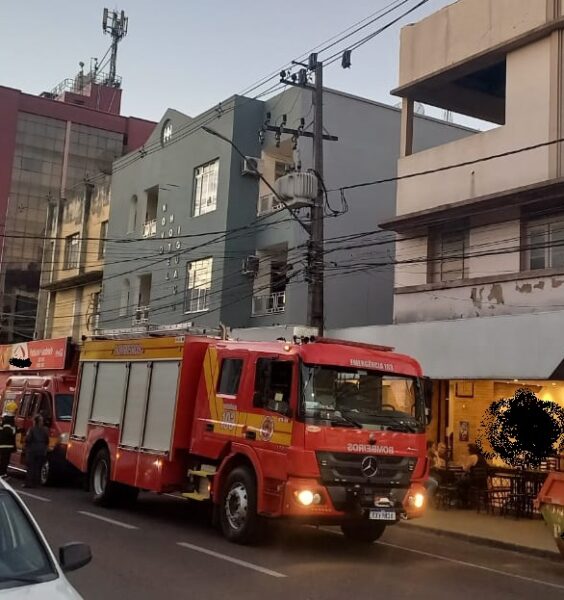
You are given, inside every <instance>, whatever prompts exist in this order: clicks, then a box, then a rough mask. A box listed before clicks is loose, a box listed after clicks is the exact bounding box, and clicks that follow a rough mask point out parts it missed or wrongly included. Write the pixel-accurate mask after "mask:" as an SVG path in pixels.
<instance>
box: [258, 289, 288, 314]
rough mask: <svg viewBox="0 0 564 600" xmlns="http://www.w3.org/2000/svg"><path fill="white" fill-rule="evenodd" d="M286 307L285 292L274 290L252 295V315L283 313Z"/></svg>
mask: <svg viewBox="0 0 564 600" xmlns="http://www.w3.org/2000/svg"><path fill="white" fill-rule="evenodd" d="M285 308H286V292H274V293H272V294H263V295H261V296H253V315H254V316H260V315H272V314H276V313H283V312H284V310H285Z"/></svg>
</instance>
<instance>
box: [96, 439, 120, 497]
mask: <svg viewBox="0 0 564 600" xmlns="http://www.w3.org/2000/svg"><path fill="white" fill-rule="evenodd" d="M110 466H111V463H110V454H109V452H108V450H107V449H106V448H101V449H100V450H98V452H97V454H96V456H95V457H94V460H93V461H92V467H91V469H90V491H91V493H92V502H94V504H99V505H100V506H114V505H115V504H117V502H118V499H119V487H118V485H117V484H116V483H114V482H113V481H111V480H110V473H111V469H110Z"/></svg>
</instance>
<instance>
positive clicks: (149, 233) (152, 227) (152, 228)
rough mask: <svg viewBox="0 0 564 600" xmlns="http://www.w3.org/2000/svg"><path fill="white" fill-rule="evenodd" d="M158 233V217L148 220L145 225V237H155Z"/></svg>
mask: <svg viewBox="0 0 564 600" xmlns="http://www.w3.org/2000/svg"><path fill="white" fill-rule="evenodd" d="M156 235H157V219H152V220H151V221H146V222H145V224H144V225H143V237H144V238H149V237H155V236H156Z"/></svg>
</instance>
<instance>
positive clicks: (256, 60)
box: [0, 0, 453, 121]
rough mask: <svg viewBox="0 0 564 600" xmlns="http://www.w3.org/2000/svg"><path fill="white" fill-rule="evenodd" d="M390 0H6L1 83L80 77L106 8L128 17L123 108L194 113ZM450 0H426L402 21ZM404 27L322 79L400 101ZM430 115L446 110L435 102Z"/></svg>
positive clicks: (153, 115) (97, 44)
mask: <svg viewBox="0 0 564 600" xmlns="http://www.w3.org/2000/svg"><path fill="white" fill-rule="evenodd" d="M390 1H391V0H351V1H348V2H344V1H343V0H285V1H284V2H274V1H273V0H215V1H210V0H199V1H197V0H118V2H119V3H118V4H117V5H116V4H114V5H112V4H106V1H105V0H19V2H14V1H9V0H0V7H1V9H2V11H1V13H0V85H5V86H8V87H14V88H17V89H20V90H22V91H24V92H28V93H33V94H38V93H41V92H42V91H46V90H50V89H52V88H53V87H55V85H57V84H58V83H59V82H60V81H62V80H63V79H65V78H67V77H72V76H74V75H75V74H76V73H77V72H78V69H79V67H78V63H79V61H81V60H82V61H84V62H85V63H86V70H87V69H88V66H89V64H90V58H91V57H98V58H102V56H103V55H104V53H105V52H106V50H107V48H108V47H109V45H110V37H109V36H107V35H104V34H103V32H102V12H103V9H104V7H105V6H108V8H111V9H115V8H118V9H119V10H124V11H125V12H126V14H127V15H128V16H129V31H128V35H127V37H126V38H125V39H124V40H123V42H122V43H121V44H120V47H119V53H118V66H117V71H118V74H119V75H121V76H122V77H123V89H124V92H123V101H122V114H124V115H132V116H137V117H142V118H145V119H150V120H155V121H158V120H159V119H160V118H161V117H162V115H163V114H164V112H165V110H166V109H167V108H169V107H171V108H175V109H177V110H179V111H181V112H183V113H186V114H188V115H190V116H196V115H198V114H199V113H201V112H203V111H204V110H206V109H208V108H210V107H211V106H213V105H215V104H217V103H218V102H220V101H221V100H224V99H226V98H228V97H229V96H231V95H232V94H234V93H240V92H242V91H243V90H245V88H247V87H249V86H250V84H252V83H254V82H255V81H257V80H259V79H260V78H262V77H263V76H265V75H269V74H271V73H272V72H273V71H275V70H277V69H279V68H280V67H282V66H283V65H285V64H287V63H288V62H289V61H291V60H292V59H294V58H297V57H298V56H300V55H303V54H305V53H307V52H308V51H309V50H310V49H312V48H313V47H315V46H317V45H318V44H321V43H322V42H324V41H325V40H327V39H329V38H331V37H333V36H334V35H336V34H338V33H339V32H341V31H343V30H344V29H346V28H347V27H348V26H350V25H352V24H354V23H355V22H356V21H359V20H361V19H363V18H365V17H367V16H368V15H370V14H371V13H374V12H376V11H377V10H379V9H381V8H383V7H385V6H387V5H388V4H390ZM452 1H453V0H429V2H428V3H427V4H426V5H425V6H423V7H421V8H419V9H418V10H417V11H415V12H413V13H411V14H410V15H409V16H408V17H406V18H405V19H404V20H403V21H402V22H401V25H406V24H408V23H412V22H416V21H418V20H420V19H421V18H422V17H424V16H426V15H428V14H430V13H432V12H435V11H436V10H437V9H439V8H441V7H443V6H446V5H448V4H451V3H452ZM415 3H416V0H413V1H412V2H410V3H408V5H406V6H412V5H413V4H415ZM403 10H405V9H399V10H398V11H395V12H394V13H391V15H389V16H388V17H385V18H384V19H383V20H382V21H381V22H380V23H382V24H384V23H385V22H386V21H388V20H390V19H391V18H392V16H395V15H399V14H401V12H402V11H403ZM374 29H375V26H374V25H373V26H371V27H369V28H367V30H366V31H367V32H371V31H373V30H374ZM399 31H400V23H398V24H396V25H394V26H393V27H392V28H391V29H389V30H388V31H386V32H384V33H383V34H382V35H380V36H378V37H376V38H375V39H373V40H371V41H370V42H368V43H367V44H365V45H364V46H362V47H361V48H359V49H358V50H356V51H354V52H353V54H352V68H351V69H346V70H345V69H342V68H341V65H340V61H338V62H337V63H335V64H334V65H332V66H330V67H329V68H327V69H326V70H325V73H324V84H325V86H327V87H332V88H336V89H340V90H344V91H346V92H349V93H352V94H356V95H359V96H364V97H367V98H370V99H373V100H377V101H381V102H387V103H390V104H395V103H396V102H398V101H399V99H397V98H394V97H392V96H390V94H389V91H390V90H391V89H392V88H394V87H395V86H396V85H397V80H398V60H399ZM353 39H357V38H353ZM344 44H345V43H344V42H342V43H341V44H340V45H339V46H338V47H337V48H341V47H342V46H344ZM427 114H433V115H434V116H440V115H441V113H440V112H438V111H436V110H435V111H433V110H431V111H428V113H427Z"/></svg>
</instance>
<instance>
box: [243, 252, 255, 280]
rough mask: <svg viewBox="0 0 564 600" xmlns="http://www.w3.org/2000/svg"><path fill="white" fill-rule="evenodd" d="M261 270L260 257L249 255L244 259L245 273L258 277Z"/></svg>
mask: <svg viewBox="0 0 564 600" xmlns="http://www.w3.org/2000/svg"><path fill="white" fill-rule="evenodd" d="M258 270H259V257H258V256H247V258H245V259H244V260H243V269H242V273H243V275H252V276H253V277H256V276H257V275H258Z"/></svg>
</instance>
